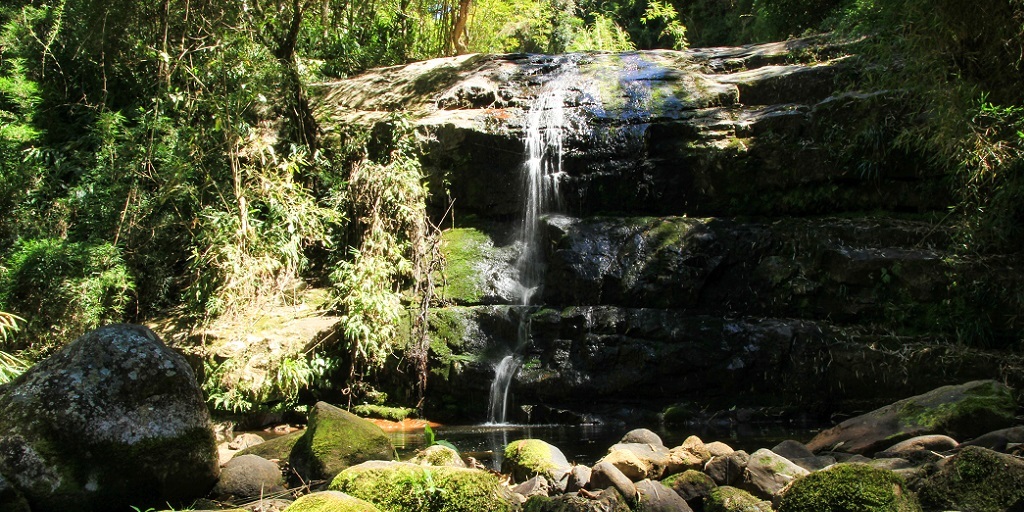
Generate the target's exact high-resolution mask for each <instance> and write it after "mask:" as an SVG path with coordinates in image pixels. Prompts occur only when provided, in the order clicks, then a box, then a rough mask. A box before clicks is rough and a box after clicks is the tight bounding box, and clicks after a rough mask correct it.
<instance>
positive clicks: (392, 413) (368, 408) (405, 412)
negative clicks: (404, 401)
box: [352, 404, 416, 421]
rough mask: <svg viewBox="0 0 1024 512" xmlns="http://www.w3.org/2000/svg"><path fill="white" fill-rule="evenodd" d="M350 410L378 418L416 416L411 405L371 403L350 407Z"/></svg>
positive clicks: (399, 419) (399, 418)
mask: <svg viewBox="0 0 1024 512" xmlns="http://www.w3.org/2000/svg"><path fill="white" fill-rule="evenodd" d="M352 412H354V413H356V414H358V415H360V416H363V417H366V418H379V419H382V420H391V421H402V420H404V419H406V418H411V417H415V416H416V409H413V408H412V407H388V406H386V405H372V404H363V405H357V406H355V407H353V408H352Z"/></svg>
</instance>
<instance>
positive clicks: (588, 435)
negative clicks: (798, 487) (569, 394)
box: [389, 425, 817, 470]
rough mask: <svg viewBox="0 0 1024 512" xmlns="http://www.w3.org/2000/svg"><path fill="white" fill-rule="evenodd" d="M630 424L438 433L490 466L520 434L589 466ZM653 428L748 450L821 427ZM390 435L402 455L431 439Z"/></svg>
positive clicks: (674, 441)
mask: <svg viewBox="0 0 1024 512" xmlns="http://www.w3.org/2000/svg"><path fill="white" fill-rule="evenodd" d="M649 428H650V427H649ZM631 429H632V428H628V427H622V426H608V425H503V426H489V425H463V426H440V427H436V428H435V429H434V433H435V436H436V438H437V439H439V440H441V439H443V440H445V441H448V442H449V443H452V444H453V445H455V446H456V447H457V448H458V449H459V451H460V452H461V453H462V455H463V457H473V458H475V459H477V460H478V461H479V462H480V463H481V464H483V465H485V466H488V467H491V468H493V469H495V470H500V469H501V461H502V453H503V451H504V449H505V445H507V444H508V443H510V442H512V441H515V440H517V439H541V440H544V441H546V442H548V443H550V444H553V445H555V446H557V447H558V448H559V449H560V450H562V453H564V454H565V457H566V459H568V460H569V462H574V463H577V464H585V465H588V466H589V465H593V464H594V463H595V462H597V460H598V459H600V458H601V457H602V456H603V455H604V454H605V453H607V451H608V448H609V447H610V446H611V445H613V444H615V443H616V442H618V441H619V439H621V438H622V436H623V435H624V434H625V433H626V432H628V431H629V430H631ZM651 430H653V431H654V432H657V433H658V435H659V436H661V439H662V441H664V443H665V445H666V446H668V447H673V446H678V445H680V444H682V442H683V440H684V439H686V438H687V437H688V436H691V435H697V436H699V437H700V438H701V439H702V440H703V441H704V442H706V443H709V442H711V441H722V442H724V443H726V444H728V445H729V446H731V447H733V448H735V449H737V450H746V451H747V452H748V453H750V452H753V451H754V450H757V449H758V448H771V447H773V446H775V445H776V444H778V443H779V442H780V441H782V440H784V439H795V440H797V441H801V442H807V441H808V440H810V438H811V437H813V436H814V434H815V433H816V432H817V430H816V429H814V430H812V429H809V428H793V427H788V426H785V425H730V426H726V427H712V426H708V425H696V426H688V427H672V428H665V427H655V428H651ZM389 435H390V436H391V441H392V443H394V445H395V448H396V449H397V450H398V453H399V455H400V456H401V458H402V459H403V460H404V459H407V458H409V457H411V456H412V454H413V453H414V452H415V451H416V450H418V449H421V448H423V447H424V444H425V443H426V438H425V436H424V434H423V432H422V431H406V432H391V433H389Z"/></svg>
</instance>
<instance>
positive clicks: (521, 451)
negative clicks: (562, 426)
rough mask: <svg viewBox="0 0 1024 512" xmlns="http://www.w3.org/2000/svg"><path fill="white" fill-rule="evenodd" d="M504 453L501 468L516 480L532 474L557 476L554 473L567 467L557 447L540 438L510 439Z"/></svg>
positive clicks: (524, 478) (521, 479) (526, 477)
mask: <svg viewBox="0 0 1024 512" xmlns="http://www.w3.org/2000/svg"><path fill="white" fill-rule="evenodd" d="M504 455H505V460H504V461H502V464H501V470H502V472H503V473H510V474H512V478H513V479H514V480H515V481H517V482H519V481H524V480H526V479H528V478H530V477H532V476H534V475H544V476H558V475H556V473H558V472H560V471H562V470H566V469H568V467H569V463H568V462H567V461H566V460H565V455H563V454H562V452H561V451H559V450H558V448H556V447H554V446H552V445H550V444H548V443H546V442H544V441H541V440H540V439H520V440H518V441H512V442H511V443H509V444H508V446H506V447H505V454H504Z"/></svg>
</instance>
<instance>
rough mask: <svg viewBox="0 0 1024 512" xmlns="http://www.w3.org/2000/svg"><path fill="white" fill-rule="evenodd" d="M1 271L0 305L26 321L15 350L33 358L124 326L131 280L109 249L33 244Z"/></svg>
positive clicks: (62, 243) (27, 244) (43, 241)
mask: <svg viewBox="0 0 1024 512" xmlns="http://www.w3.org/2000/svg"><path fill="white" fill-rule="evenodd" d="M5 265H6V267H7V268H9V270H8V271H7V272H6V273H5V274H4V275H3V276H2V277H0V304H3V307H4V308H5V309H8V310H10V311H12V312H16V313H18V314H20V315H21V316H23V317H26V318H28V321H27V322H26V323H25V327H24V331H23V333H19V334H18V337H17V340H16V346H17V347H19V348H23V349H25V348H27V349H30V352H31V353H32V354H34V355H45V354H48V353H49V352H51V351H52V350H54V349H56V348H59V347H60V346H61V345H63V344H64V343H66V342H68V341H71V340H72V339H74V338H77V337H78V336H81V335H82V334H84V333H85V332H86V331H88V330H90V329H94V328H96V327H99V326H101V325H104V324H107V323H111V322H117V321H120V320H122V319H123V318H124V315H125V313H126V311H127V309H128V306H129V305H130V304H131V302H132V300H133V292H134V288H135V283H134V280H133V279H132V276H131V275H130V273H129V272H128V269H127V268H126V267H125V264H124V260H123V259H122V257H121V252H120V250H118V249H117V248H116V247H114V246H113V245H110V244H106V243H98V244H87V243H75V242H66V241H62V240H56V239H39V240H31V241H28V242H24V243H22V244H20V245H19V246H18V247H17V248H16V249H15V252H14V253H13V254H12V255H11V256H10V257H9V258H8V260H7V262H6V264H5Z"/></svg>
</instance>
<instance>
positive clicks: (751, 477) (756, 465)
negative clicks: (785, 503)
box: [740, 448, 808, 499]
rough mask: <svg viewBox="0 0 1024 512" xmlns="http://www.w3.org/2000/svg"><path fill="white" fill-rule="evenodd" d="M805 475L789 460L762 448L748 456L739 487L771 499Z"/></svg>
mask: <svg viewBox="0 0 1024 512" xmlns="http://www.w3.org/2000/svg"><path fill="white" fill-rule="evenodd" d="M807 474H808V471H807V470H806V469H804V468H802V467H800V466H797V465H796V464H793V463H792V462H791V461H790V460H789V459H787V458H785V457H783V456H781V455H779V454H777V453H775V452H773V451H771V450H768V449H765V448H762V449H760V450H758V451H756V452H754V453H752V454H751V455H750V460H749V461H747V468H746V469H745V470H744V472H743V483H742V484H741V485H740V487H742V488H743V489H744V490H746V491H747V492H749V493H750V494H753V495H754V496H758V497H760V498H764V499H772V498H773V497H775V495H776V494H777V493H778V492H779V491H780V490H782V488H783V487H785V486H786V485H788V484H789V483H790V482H792V481H793V480H795V479H797V478H799V477H802V476H805V475H807Z"/></svg>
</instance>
